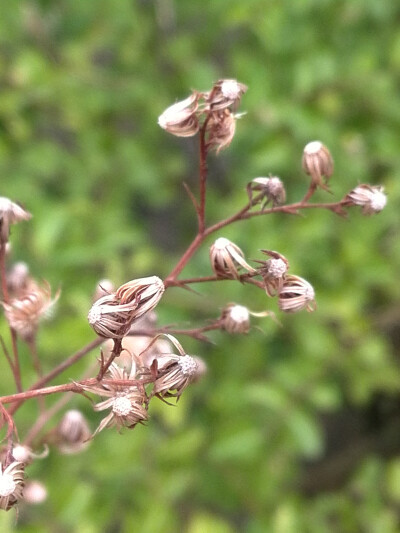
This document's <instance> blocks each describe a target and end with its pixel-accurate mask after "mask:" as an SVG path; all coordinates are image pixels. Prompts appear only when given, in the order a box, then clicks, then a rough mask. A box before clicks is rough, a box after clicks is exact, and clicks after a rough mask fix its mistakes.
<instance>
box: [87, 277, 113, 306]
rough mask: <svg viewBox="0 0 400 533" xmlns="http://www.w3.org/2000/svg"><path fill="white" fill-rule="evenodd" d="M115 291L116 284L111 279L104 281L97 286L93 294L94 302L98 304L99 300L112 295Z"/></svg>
mask: <svg viewBox="0 0 400 533" xmlns="http://www.w3.org/2000/svg"><path fill="white" fill-rule="evenodd" d="M114 291H115V287H114V284H113V282H112V281H111V280H109V279H102V280H101V281H99V282H98V284H97V285H96V289H95V291H94V294H93V300H92V301H93V302H96V301H97V300H98V299H99V298H102V297H103V296H107V295H109V294H112V293H113V292H114Z"/></svg>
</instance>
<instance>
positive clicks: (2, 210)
mask: <svg viewBox="0 0 400 533" xmlns="http://www.w3.org/2000/svg"><path fill="white" fill-rule="evenodd" d="M30 218H32V215H31V214H30V213H28V211H25V209H23V208H22V207H21V206H20V205H18V204H16V203H14V202H12V201H11V200H9V199H8V198H4V196H1V197H0V241H1V243H2V244H6V243H7V241H8V236H9V233H10V225H11V224H16V223H17V222H21V221H22V220H29V219H30Z"/></svg>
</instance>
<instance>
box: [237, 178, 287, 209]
mask: <svg viewBox="0 0 400 533" xmlns="http://www.w3.org/2000/svg"><path fill="white" fill-rule="evenodd" d="M253 192H258V193H261V197H260V198H259V199H258V202H263V205H262V209H264V208H265V206H266V205H268V203H271V204H272V206H273V207H276V206H278V205H282V204H284V203H285V202H286V191H285V187H284V185H283V183H282V181H281V180H280V179H279V178H278V177H277V176H271V177H269V178H254V179H253V180H252V181H251V182H250V183H249V184H248V185H247V194H248V195H249V199H250V201H252V200H253Z"/></svg>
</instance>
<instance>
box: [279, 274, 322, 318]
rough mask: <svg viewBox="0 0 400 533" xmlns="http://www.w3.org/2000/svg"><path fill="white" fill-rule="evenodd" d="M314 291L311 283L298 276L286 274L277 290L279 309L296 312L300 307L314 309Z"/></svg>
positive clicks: (308, 309)
mask: <svg viewBox="0 0 400 533" xmlns="http://www.w3.org/2000/svg"><path fill="white" fill-rule="evenodd" d="M315 308H316V303H315V292H314V289H313V287H312V285H311V284H310V283H309V282H308V281H306V280H305V279H303V278H300V277H299V276H294V275H290V276H287V277H286V278H285V280H284V282H283V286H282V288H281V289H280V291H279V309H280V310H281V311H284V312H285V313H296V312H297V311H301V310H302V309H306V310H307V311H315Z"/></svg>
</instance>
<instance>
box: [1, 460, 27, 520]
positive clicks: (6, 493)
mask: <svg viewBox="0 0 400 533" xmlns="http://www.w3.org/2000/svg"><path fill="white" fill-rule="evenodd" d="M7 463H8V462H7V461H6V462H5V463H3V464H2V463H0V509H3V510H4V511H8V510H9V509H11V507H13V506H14V505H15V504H16V503H17V502H18V501H19V500H20V499H21V498H22V494H23V491H24V480H25V473H24V463H21V462H20V461H13V462H11V463H9V464H7Z"/></svg>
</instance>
